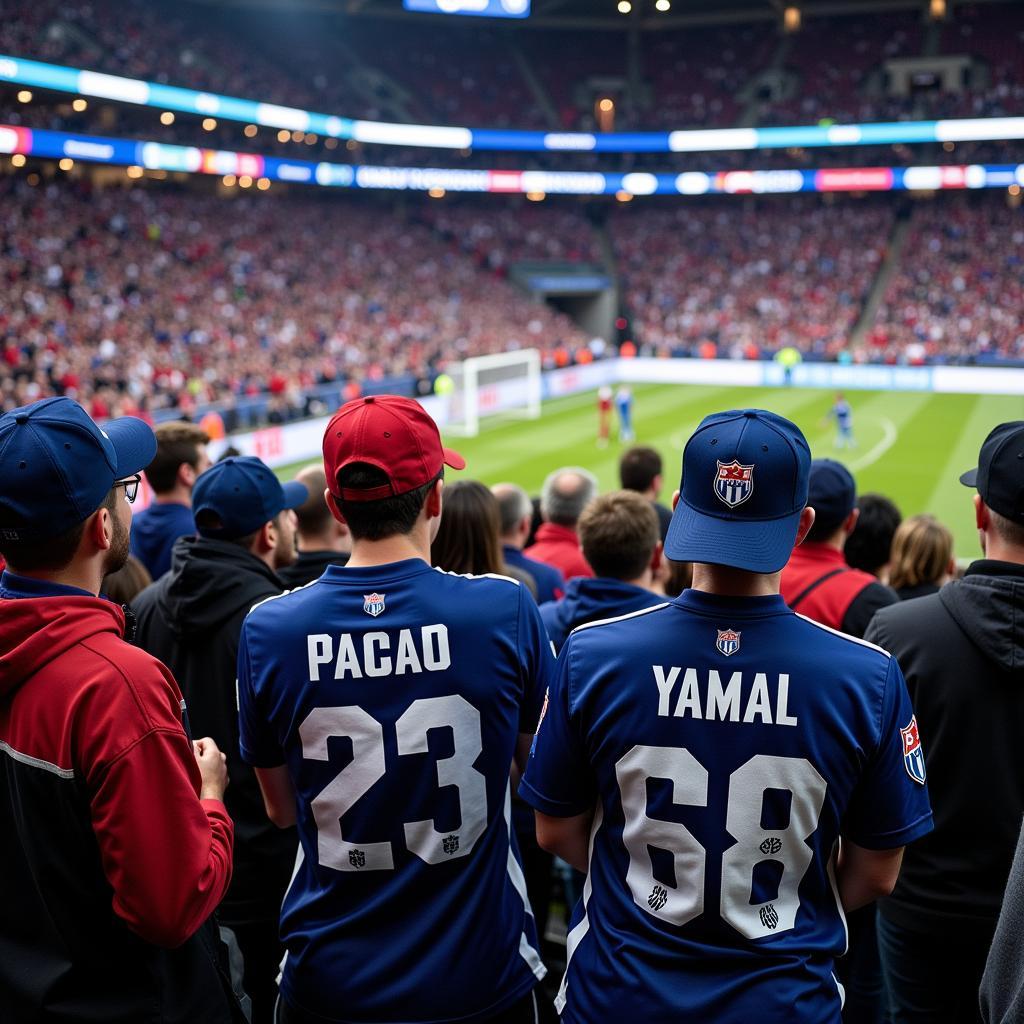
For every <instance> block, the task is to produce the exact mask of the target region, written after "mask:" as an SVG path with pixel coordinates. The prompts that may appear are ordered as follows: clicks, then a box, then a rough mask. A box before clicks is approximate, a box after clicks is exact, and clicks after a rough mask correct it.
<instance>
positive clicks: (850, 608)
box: [782, 459, 897, 637]
mask: <svg viewBox="0 0 1024 1024" xmlns="http://www.w3.org/2000/svg"><path fill="white" fill-rule="evenodd" d="M807 500H808V503H809V504H810V506H811V507H812V508H813V509H814V512H815V517H814V525H813V526H812V527H811V529H810V532H809V533H808V534H807V539H806V540H805V541H804V542H803V544H801V545H800V546H799V547H798V548H796V550H794V552H793V556H792V557H791V558H790V560H789V564H788V565H787V566H786V568H785V569H784V570H783V572H782V597H783V599H784V600H785V602H786V604H788V605H789V606H790V608H792V609H793V611H795V612H799V613H800V614H801V615H806V616H807V617H808V618H810V619H814V621H815V622H820V623H821V624H822V625H824V626H828V627H829V628H831V629H838V630H841V631H842V632H843V633H849V634H850V636H858V637H860V636H863V635H864V630H865V629H867V626H868V623H869V622H870V621H871V617H872V616H873V615H874V614H875V612H876V611H878V609H879V608H884V607H885V606H886V605H889V604H893V603H894V602H895V601H896V600H897V597H896V595H895V594H894V593H893V592H892V591H891V590H890V589H889V588H888V587H885V586H883V585H882V584H881V583H879V582H878V580H876V579H875V577H874V576H871V575H869V574H868V573H866V572H863V571H862V570H860V569H852V568H850V567H849V566H848V565H847V564H846V562H845V561H844V560H843V547H844V545H845V544H846V541H847V538H849V537H850V536H851V535H852V534H853V532H854V530H855V529H856V527H857V520H858V516H859V512H858V510H857V507H856V502H857V496H856V485H855V484H854V482H853V477H852V476H851V475H850V471H849V470H848V469H847V468H846V467H845V466H844V465H843V464H842V463H840V462H836V461H834V460H833V459H815V460H814V462H812V463H811V476H810V486H809V494H808V499H807Z"/></svg>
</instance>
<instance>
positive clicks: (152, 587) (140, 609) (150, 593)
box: [128, 573, 170, 616]
mask: <svg viewBox="0 0 1024 1024" xmlns="http://www.w3.org/2000/svg"><path fill="white" fill-rule="evenodd" d="M169 576H170V574H169V573H165V574H164V575H163V576H161V577H160V578H159V579H156V580H154V581H153V582H152V583H150V584H149V586H147V587H144V588H143V589H142V590H140V591H139V593H137V594H136V595H135V596H134V597H133V598H132V599H131V601H130V602H129V604H128V607H129V608H131V610H132V611H133V612H134V613H135V615H137V616H139V615H144V614H146V613H147V612H148V611H149V610H150V609H151V608H152V607H153V606H154V605H155V604H156V601H157V599H158V598H159V596H160V594H161V593H162V592H163V591H164V590H166V589H167V585H168V579H169Z"/></svg>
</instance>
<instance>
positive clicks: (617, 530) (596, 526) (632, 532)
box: [577, 491, 661, 580]
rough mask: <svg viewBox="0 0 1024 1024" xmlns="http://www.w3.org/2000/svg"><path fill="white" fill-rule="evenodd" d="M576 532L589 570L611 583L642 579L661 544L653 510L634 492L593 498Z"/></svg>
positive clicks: (658, 525) (659, 527)
mask: <svg viewBox="0 0 1024 1024" xmlns="http://www.w3.org/2000/svg"><path fill="white" fill-rule="evenodd" d="M577 530H578V532H579V535H580V545H581V547H582V548H583V557H584V558H586V560H587V561H588V562H589V563H590V567H591V568H592V569H593V570H594V572H595V573H596V574H597V575H598V576H605V577H608V578H610V579H613V580H635V579H637V578H638V577H640V576H642V575H643V572H644V570H645V569H646V568H647V567H648V566H649V565H650V564H651V558H652V557H653V555H654V549H655V548H656V547H657V546H658V542H659V541H660V540H661V526H660V524H659V523H658V515H657V513H656V512H655V511H654V506H653V505H652V504H651V503H650V502H649V501H648V500H647V499H646V498H644V497H642V496H641V495H639V494H637V493H636V492H635V491H613V492H612V493H611V494H604V495H602V496H601V497H599V498H595V499H594V500H593V501H592V502H591V503H590V504H589V505H588V506H587V507H586V508H585V509H584V510H583V514H582V515H581V516H580V521H579V526H578V527H577Z"/></svg>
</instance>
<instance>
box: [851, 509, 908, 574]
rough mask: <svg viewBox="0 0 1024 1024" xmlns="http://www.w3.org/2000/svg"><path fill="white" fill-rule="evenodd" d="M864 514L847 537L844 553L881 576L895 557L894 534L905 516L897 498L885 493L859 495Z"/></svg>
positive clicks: (863, 568)
mask: <svg viewBox="0 0 1024 1024" xmlns="http://www.w3.org/2000/svg"><path fill="white" fill-rule="evenodd" d="M857 508H859V509H860V516H859V517H858V518H857V525H856V527H854V530H853V533H851V534H850V536H849V537H847V538H846V544H845V546H844V547H843V555H844V556H845V558H846V564H847V565H849V566H852V567H853V568H854V569H861V570H863V571H864V572H869V573H871V575H872V576H877V575H878V573H879V570H881V568H882V566H884V565H885V564H886V562H888V561H889V559H890V558H891V557H892V538H893V536H894V535H895V533H896V527H897V526H899V525H900V521H901V520H902V519H903V516H902V515H901V514H900V510H899V509H898V508H897V507H896V504H895V502H893V501H892V500H890V499H889V498H887V497H885V495H884V494H862V495H860V497H858V498H857Z"/></svg>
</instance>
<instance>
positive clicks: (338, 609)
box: [238, 559, 555, 1022]
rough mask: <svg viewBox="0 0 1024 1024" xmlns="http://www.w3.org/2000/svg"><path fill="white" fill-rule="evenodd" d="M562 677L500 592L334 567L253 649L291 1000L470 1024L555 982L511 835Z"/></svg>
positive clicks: (247, 745)
mask: <svg viewBox="0 0 1024 1024" xmlns="http://www.w3.org/2000/svg"><path fill="white" fill-rule="evenodd" d="M554 670H555V662H554V657H553V655H552V653H551V648H550V645H549V644H548V641H547V637H546V636H545V633H544V627H543V625H542V624H541V621H540V613H539V612H538V611H537V606H536V604H535V603H534V601H533V598H532V597H531V596H530V594H529V593H528V592H527V591H526V589H525V588H524V587H521V586H520V585H519V584H518V582H516V581H515V580H510V579H507V578H506V577H465V576H456V575H452V574H448V573H443V572H441V571H440V570H437V569H431V568H430V567H429V566H428V565H427V564H426V562H423V561H421V560H419V559H410V560H407V561H403V562H396V563H393V564H391V565H385V566H377V567H375V568H356V569H351V568H347V567H346V568H341V567H339V566H329V567H328V568H327V570H326V572H325V573H324V575H323V576H322V577H321V578H320V579H319V580H317V581H316V582H314V583H311V584H309V585H308V586H306V587H303V588H301V589H299V590H294V591H292V592H291V593H288V594H285V595H283V596H282V597H280V598H273V599H271V600H269V601H266V602H264V603H263V604H261V605H258V606H257V607H256V608H254V609H253V611H252V612H251V613H250V614H249V616H248V618H247V619H246V621H245V625H244V627H243V629H242V636H241V643H240V648H239V670H238V693H239V708H240V716H241V749H242V756H243V757H244V758H245V760H246V761H247V762H248V763H249V764H251V765H253V766H255V767H264V768H269V767H275V766H278V765H282V764H286V765H287V766H288V771H289V774H290V776H291V779H292V783H293V785H294V787H295V791H296V794H297V801H296V802H297V813H298V832H299V840H300V851H299V859H298V863H297V865H296V869H295V876H294V878H293V880H292V884H291V886H290V887H289V889H288V893H287V895H286V896H285V900H284V905H283V908H282V919H281V934H282V938H283V940H284V942H285V945H286V947H287V957H286V959H285V965H284V970H283V976H282V982H281V991H282V994H283V996H284V998H285V999H286V1000H287V1001H288V1002H289V1003H291V1004H292V1005H293V1006H295V1007H296V1008H299V1009H305V1010H308V1011H311V1012H313V1013H316V1014H319V1015H321V1016H323V1017H325V1018H327V1019H329V1020H343V1021H353V1022H362V1021H402V1022H428V1021H431V1022H433V1021H456V1020H458V1021H473V1020H476V1019H478V1018H479V1017H482V1016H489V1015H492V1014H495V1013H497V1012H498V1011H500V1010H501V1009H502V1008H503V1007H505V1006H506V1005H508V1004H510V1003H512V1002H514V1001H515V1000H517V999H519V998H522V997H523V996H524V995H525V994H526V993H527V992H529V990H530V989H531V988H532V986H533V985H535V984H536V982H537V980H538V979H539V978H541V977H543V976H544V973H545V969H544V967H543V965H542V964H541V961H540V958H539V956H538V954H537V949H538V943H537V936H536V929H535V926H534V923H533V917H532V914H531V913H530V910H529V905H528V902H527V899H526V887H525V884H524V881H523V875H522V870H521V868H520V865H519V861H518V855H517V853H516V851H515V848H514V843H513V839H512V834H511V829H510V827H509V813H510V810H509V807H510V795H509V769H510V767H511V764H512V758H513V753H514V749H515V744H516V740H517V736H518V735H519V734H520V733H523V732H526V733H529V732H532V731H533V730H534V728H535V727H536V723H537V719H538V717H539V714H540V706H541V702H542V701H543V694H544V692H545V688H546V687H547V686H548V685H550V683H551V682H552V680H553V676H554Z"/></svg>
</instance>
